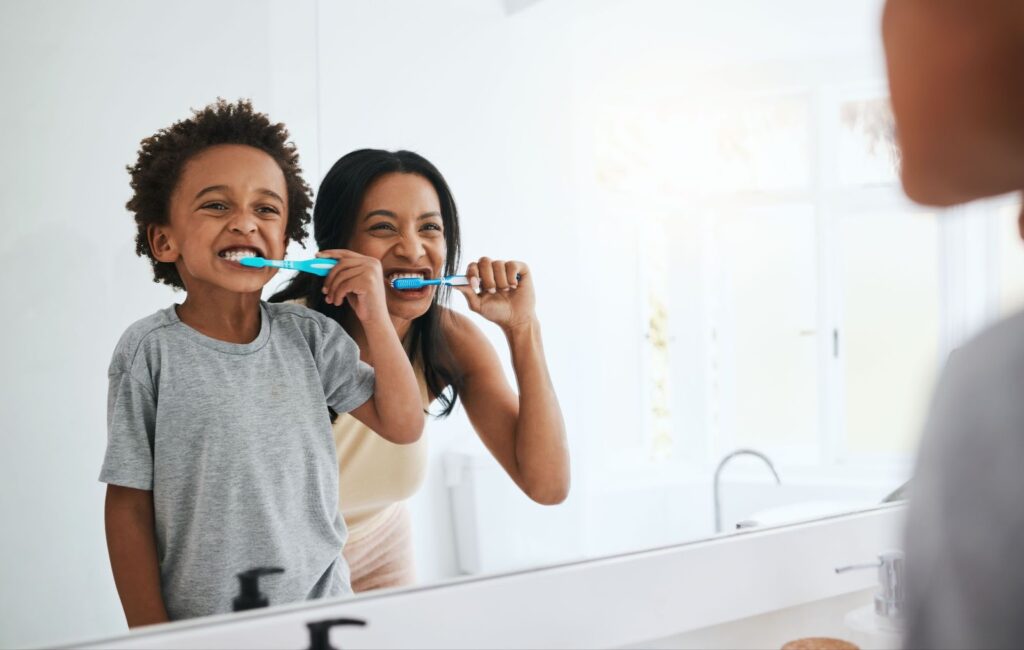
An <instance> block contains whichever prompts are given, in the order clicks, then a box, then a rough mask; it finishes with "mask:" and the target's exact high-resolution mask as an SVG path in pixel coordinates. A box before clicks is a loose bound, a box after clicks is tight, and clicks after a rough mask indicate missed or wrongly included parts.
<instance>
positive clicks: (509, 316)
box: [456, 257, 536, 331]
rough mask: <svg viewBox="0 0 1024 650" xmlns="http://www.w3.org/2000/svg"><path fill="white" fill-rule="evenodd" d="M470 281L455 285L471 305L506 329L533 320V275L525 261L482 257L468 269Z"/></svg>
mask: <svg viewBox="0 0 1024 650" xmlns="http://www.w3.org/2000/svg"><path fill="white" fill-rule="evenodd" d="M466 277H467V278H469V282H470V285H469V286H463V287H456V289H458V290H459V293H461V294H462V295H463V296H465V297H466V302H468V303H469V308H470V309H472V310H473V311H474V312H476V313H478V314H480V315H481V316H483V317H484V318H486V319H487V320H489V321H491V322H492V323H494V324H496V325H498V326H499V327H501V328H502V329H504V330H505V331H509V330H513V329H515V328H516V327H518V326H520V325H526V324H529V323H531V322H533V320H534V318H535V313H534V305H535V302H536V300H535V297H534V293H533V277H532V276H531V275H530V269H529V267H527V266H526V264H524V263H523V262H515V261H511V262H504V261H501V260H491V259H490V258H489V257H481V258H480V261H479V262H472V263H471V264H470V265H469V268H468V269H467V270H466Z"/></svg>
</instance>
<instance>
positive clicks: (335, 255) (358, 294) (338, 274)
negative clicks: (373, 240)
mask: <svg viewBox="0 0 1024 650" xmlns="http://www.w3.org/2000/svg"><path fill="white" fill-rule="evenodd" d="M316 256H317V257H330V258H332V259H336V260H338V263H337V264H336V265H335V266H334V268H333V269H331V271H330V273H328V274H327V277H325V278H324V288H323V292H324V300H325V301H326V302H327V304H328V305H341V303H342V301H343V300H345V299H346V298H347V299H348V304H349V305H351V306H352V310H353V311H354V312H355V314H356V317H357V318H359V320H360V321H362V322H363V323H364V324H366V323H372V322H377V321H384V320H387V321H389V322H390V320H391V319H390V316H389V315H388V304H387V300H386V299H385V297H384V271H383V270H382V269H381V266H380V260H378V259H377V258H375V257H367V256H366V255H360V254H359V253H356V252H353V251H350V250H346V249H334V250H326V251H320V252H319V253H317V254H316Z"/></svg>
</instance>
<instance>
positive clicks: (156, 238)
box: [146, 224, 179, 264]
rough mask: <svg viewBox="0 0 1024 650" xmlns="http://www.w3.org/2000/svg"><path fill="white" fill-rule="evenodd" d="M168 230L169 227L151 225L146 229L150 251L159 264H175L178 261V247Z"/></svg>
mask: <svg viewBox="0 0 1024 650" xmlns="http://www.w3.org/2000/svg"><path fill="white" fill-rule="evenodd" d="M167 230H168V228H167V226H159V225H156V224H150V225H149V226H148V227H147V228H146V238H147V239H148V240H149V250H150V251H151V252H152V253H153V257H155V258H156V260H157V261H158V262H170V263H172V264H173V263H174V262H177V261H178V257H179V254H178V246H177V244H176V243H175V242H174V238H173V237H171V234H170V233H169V232H167Z"/></svg>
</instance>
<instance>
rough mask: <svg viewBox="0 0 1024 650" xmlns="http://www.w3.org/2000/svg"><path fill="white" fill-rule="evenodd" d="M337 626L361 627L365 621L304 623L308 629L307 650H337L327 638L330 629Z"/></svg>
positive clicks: (354, 619) (331, 620) (342, 620)
mask: <svg viewBox="0 0 1024 650" xmlns="http://www.w3.org/2000/svg"><path fill="white" fill-rule="evenodd" d="M337 625H358V626H360V627H362V626H365V625H366V621H363V620H360V619H358V618H330V619H327V620H325V621H315V622H313V623H306V627H308V628H309V650H338V648H336V647H335V646H332V645H331V640H330V639H329V638H328V636H327V635H328V633H329V632H330V631H331V628H332V627H335V626H337Z"/></svg>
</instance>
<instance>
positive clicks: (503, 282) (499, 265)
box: [491, 260, 509, 291]
mask: <svg viewBox="0 0 1024 650" xmlns="http://www.w3.org/2000/svg"><path fill="white" fill-rule="evenodd" d="M505 266H506V263H505V262H503V261H501V260H495V261H493V262H491V270H492V272H493V275H494V288H495V289H497V290H498V291H508V289H509V283H508V275H507V274H506V273H505Z"/></svg>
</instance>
